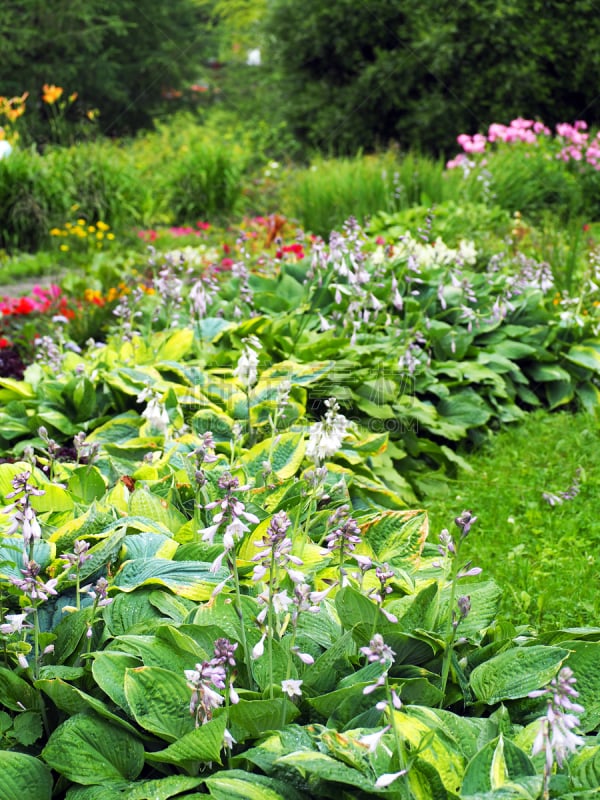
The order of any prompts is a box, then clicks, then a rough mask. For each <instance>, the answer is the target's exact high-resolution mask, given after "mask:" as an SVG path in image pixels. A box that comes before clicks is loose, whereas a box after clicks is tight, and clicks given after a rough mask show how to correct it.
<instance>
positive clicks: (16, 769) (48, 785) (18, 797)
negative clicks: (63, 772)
mask: <svg viewBox="0 0 600 800" xmlns="http://www.w3.org/2000/svg"><path fill="white" fill-rule="evenodd" d="M0 775H2V778H1V779H0V800H50V798H51V796H52V775H51V774H50V770H49V769H48V768H47V767H46V766H44V764H42V762H41V761H40V760H39V759H38V758H33V756H28V755H26V754H25V753H15V752H12V751H9V750H0Z"/></svg>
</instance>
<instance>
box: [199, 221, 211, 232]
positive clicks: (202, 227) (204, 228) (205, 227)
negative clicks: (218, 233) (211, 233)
mask: <svg viewBox="0 0 600 800" xmlns="http://www.w3.org/2000/svg"><path fill="white" fill-rule="evenodd" d="M196 227H197V228H200V230H201V231H207V230H209V229H210V223H208V222H202V221H201V220H198V222H197V223H196Z"/></svg>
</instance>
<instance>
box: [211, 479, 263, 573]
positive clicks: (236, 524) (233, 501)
mask: <svg viewBox="0 0 600 800" xmlns="http://www.w3.org/2000/svg"><path fill="white" fill-rule="evenodd" d="M217 486H218V487H219V489H221V490H222V491H224V492H225V496H224V497H223V499H222V500H216V501H214V502H212V503H208V504H207V505H206V506H205V508H206V509H207V510H209V511H210V510H212V509H213V508H217V507H218V508H220V511H218V512H217V513H216V514H214V515H213V520H212V521H213V525H211V526H210V527H209V528H206V529H205V530H204V533H203V535H202V539H203V541H208V542H211V543H212V541H213V539H214V536H215V534H216V533H217V531H218V530H219V529H220V528H221V527H222V526H223V525H225V526H226V527H225V530H224V532H223V547H224V550H223V553H221V555H220V556H218V557H217V559H215V561H214V562H213V564H212V566H211V570H212V571H213V572H216V571H217V570H218V569H219V568H220V567H221V563H222V562H223V559H224V558H225V557H226V556H227V557H229V554H230V553H231V551H232V550H233V549H234V547H235V543H236V541H238V540H239V539H241V538H242V536H243V535H244V533H246V531H248V530H249V528H248V526H247V525H246V524H245V523H244V522H243V521H242V520H243V519H244V520H246V521H247V522H252V523H255V524H256V523H258V522H260V520H259V519H258V517H257V516H256V515H255V514H251V513H250V512H249V511H246V507H245V505H244V503H242V501H241V500H239V499H238V498H237V497H235V494H234V493H235V492H240V491H245V490H246V489H247V488H248V487H247V486H240V482H239V481H238V479H237V478H234V477H232V476H231V475H230V474H229V473H228V472H225V473H224V474H223V475H221V477H220V478H219V480H218V481H217Z"/></svg>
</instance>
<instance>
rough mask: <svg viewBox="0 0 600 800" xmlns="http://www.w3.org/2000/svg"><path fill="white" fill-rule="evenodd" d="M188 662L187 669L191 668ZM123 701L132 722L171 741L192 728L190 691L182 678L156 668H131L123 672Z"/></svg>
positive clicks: (191, 665)
mask: <svg viewBox="0 0 600 800" xmlns="http://www.w3.org/2000/svg"><path fill="white" fill-rule="evenodd" d="M193 666H194V664H193V662H192V659H190V669H193ZM124 689H125V698H126V700H127V705H128V707H129V709H130V711H131V713H132V715H133V716H134V717H135V720H136V722H137V723H138V724H139V725H141V726H142V728H145V729H146V730H147V731H150V732H151V733H154V734H156V735H157V736H160V737H161V739H166V740H167V741H168V742H174V741H177V740H178V739H180V738H181V737H182V736H184V735H185V734H186V733H189V732H190V731H192V730H193V729H194V720H193V719H192V717H191V715H190V708H189V707H190V696H191V689H190V688H189V687H188V685H187V681H186V679H185V677H184V675H178V674H176V673H175V672H171V671H169V670H166V669H161V668H160V667H135V668H134V669H128V670H126V672H125V683H124Z"/></svg>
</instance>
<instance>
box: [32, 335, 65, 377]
mask: <svg viewBox="0 0 600 800" xmlns="http://www.w3.org/2000/svg"><path fill="white" fill-rule="evenodd" d="M34 345H35V360H36V361H38V362H40V363H41V364H43V365H45V366H47V367H48V368H49V369H50V371H51V372H52V373H54V374H55V375H56V376H57V377H58V376H60V375H61V374H62V373H61V370H62V363H63V353H62V349H61V347H60V345H59V344H58V343H57V342H55V341H54V339H53V338H52V337H51V336H38V337H37V338H36V339H35V340H34Z"/></svg>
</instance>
